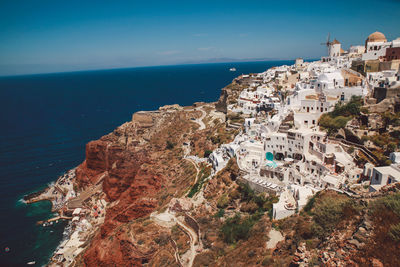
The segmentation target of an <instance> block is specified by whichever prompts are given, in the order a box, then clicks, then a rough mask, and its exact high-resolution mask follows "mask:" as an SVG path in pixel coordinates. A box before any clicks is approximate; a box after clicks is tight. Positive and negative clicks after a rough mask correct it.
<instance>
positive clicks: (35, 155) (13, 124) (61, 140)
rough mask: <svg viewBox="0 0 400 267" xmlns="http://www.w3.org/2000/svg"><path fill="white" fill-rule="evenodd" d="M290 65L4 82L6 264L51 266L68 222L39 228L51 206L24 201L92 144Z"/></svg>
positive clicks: (2, 226)
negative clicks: (140, 115)
mask: <svg viewBox="0 0 400 267" xmlns="http://www.w3.org/2000/svg"><path fill="white" fill-rule="evenodd" d="M283 64H293V61H265V62H262V61H260V62H242V63H218V64H199V65H179V66H161V67H145V68H132V69H117V70H103V71H85V72H72V73H57V74H43V75H28V76H14V77H0V127H1V130H0V196H1V201H0V214H1V220H0V265H1V266H3V265H4V266H26V263H27V262H29V261H36V263H37V264H38V265H43V264H46V262H47V261H48V259H49V257H50V256H51V254H52V252H53V251H54V249H55V248H56V247H57V245H58V244H59V243H60V241H61V239H62V232H63V229H64V227H65V225H66V223H65V222H59V223H58V224H55V225H53V226H49V227H42V226H39V225H36V222H37V221H38V220H43V219H46V218H49V217H51V216H52V214H51V212H50V209H51V204H50V203H49V202H40V203H35V204H32V205H26V204H24V203H23V202H21V201H20V200H21V198H22V197H23V196H24V195H25V194H28V193H30V192H34V191H36V190H39V189H41V188H43V187H45V186H46V184H48V183H50V182H51V181H54V180H56V179H57V177H58V176H59V175H61V174H62V173H64V172H66V171H67V170H69V169H71V168H73V167H75V166H77V165H78V164H79V163H81V162H82V161H83V159H84V156H85V144H86V143H87V142H88V141H90V140H95V139H98V138H99V137H101V136H102V135H105V134H107V133H109V132H111V131H112V130H113V129H114V128H115V127H117V126H118V125H121V124H122V123H124V122H126V121H128V120H130V119H131V116H132V114H133V113H134V112H136V111H138V110H154V109H157V108H158V107H159V106H163V105H167V104H180V105H191V104H193V103H194V102H197V101H206V102H212V101H217V99H218V97H219V94H220V89H221V88H222V87H224V86H226V85H227V84H229V83H230V82H231V81H232V80H233V79H234V78H235V77H237V76H238V75H240V74H242V73H244V74H246V73H254V72H262V71H264V70H266V69H268V68H270V67H273V66H279V65H283ZM231 67H235V68H236V69H237V71H236V72H230V71H229V68H231ZM6 247H8V248H9V249H10V251H9V252H6V251H5V248H6Z"/></svg>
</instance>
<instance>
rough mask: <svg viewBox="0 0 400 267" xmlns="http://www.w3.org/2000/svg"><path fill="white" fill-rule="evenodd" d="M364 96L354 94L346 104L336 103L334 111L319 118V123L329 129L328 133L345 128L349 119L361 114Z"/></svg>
mask: <svg viewBox="0 0 400 267" xmlns="http://www.w3.org/2000/svg"><path fill="white" fill-rule="evenodd" d="M361 106H362V98H361V97H358V96H352V98H351V99H350V101H349V102H348V103H346V104H343V103H342V102H339V103H337V104H336V105H335V108H334V110H333V111H331V112H329V113H325V114H323V115H322V116H321V118H320V119H319V125H320V126H321V127H322V128H325V129H326V130H327V131H328V134H334V133H336V132H337V131H338V130H339V129H341V128H344V127H345V126H346V124H347V122H348V121H349V120H351V119H352V118H354V117H355V116H358V115H360V108H361Z"/></svg>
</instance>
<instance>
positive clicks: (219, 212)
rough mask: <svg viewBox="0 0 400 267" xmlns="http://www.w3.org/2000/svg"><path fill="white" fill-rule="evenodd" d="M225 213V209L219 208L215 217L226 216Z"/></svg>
mask: <svg viewBox="0 0 400 267" xmlns="http://www.w3.org/2000/svg"><path fill="white" fill-rule="evenodd" d="M224 215H225V210H224V209H219V210H218V211H217V213H215V215H214V217H216V218H222V217H224Z"/></svg>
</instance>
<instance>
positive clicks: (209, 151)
mask: <svg viewBox="0 0 400 267" xmlns="http://www.w3.org/2000/svg"><path fill="white" fill-rule="evenodd" d="M211 153H212V150H206V151H204V157H205V158H208V157H209V156H210V155H211Z"/></svg>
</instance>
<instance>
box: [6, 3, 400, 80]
mask: <svg viewBox="0 0 400 267" xmlns="http://www.w3.org/2000/svg"><path fill="white" fill-rule="evenodd" d="M399 13H400V1H395V0H381V1H369V0H365V1H351V0H348V1H307V0H304V1H290V0H287V1H276V0H275V1H268V0H264V1H257V0H253V1H235V0H230V1H219V0H214V1H208V0H203V1H165V0H163V1H151V0H148V1H143V0H142V1H117V0H114V1H101V0H97V1H83V0H80V1H75V0H69V1H55V0H51V1H44V0H43V1H42V0H37V1H32V0H19V1H15V0H12V1H8V0H2V1H0V29H1V30H0V75H14V74H25V73H44V72H59V71H76V70H86V69H106V68H120V67H134V66H150V65H165V64H180V63H184V62H200V61H204V60H208V59H212V58H237V59H247V58H281V59H293V58H295V57H299V56H301V57H305V58H318V57H320V56H322V55H324V54H326V48H325V47H324V46H322V45H320V43H321V42H323V41H325V39H326V36H327V34H328V32H330V33H331V36H332V37H336V38H337V39H338V40H339V41H341V42H342V44H343V46H344V47H345V48H347V47H348V46H349V45H352V44H363V43H364V41H365V39H366V37H367V36H368V35H369V34H370V33H372V32H374V31H377V30H378V31H381V32H383V33H384V34H385V35H386V37H387V38H388V39H394V38H396V37H399V36H400V16H399Z"/></svg>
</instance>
